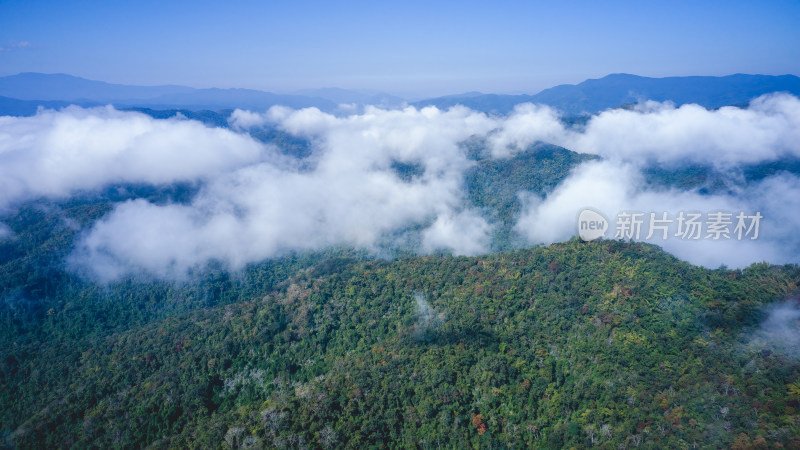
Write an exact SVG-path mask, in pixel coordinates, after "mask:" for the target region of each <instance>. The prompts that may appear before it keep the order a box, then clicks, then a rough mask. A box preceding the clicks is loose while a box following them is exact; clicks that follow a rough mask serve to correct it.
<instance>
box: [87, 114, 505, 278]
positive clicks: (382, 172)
mask: <svg viewBox="0 0 800 450" xmlns="http://www.w3.org/2000/svg"><path fill="white" fill-rule="evenodd" d="M242 114H247V115H249V117H250V119H249V122H246V125H247V126H248V127H249V126H254V125H255V124H256V123H261V122H255V121H254V119H253V117H255V115H254V114H252V113H241V112H237V113H236V114H235V115H234V117H233V120H234V121H237V122H236V123H237V124H241V122H239V121H240V120H241V119H240V118H241V117H243V116H242ZM263 117H264V120H269V121H270V122H273V123H278V124H280V126H281V127H282V128H283V129H285V130H287V131H290V132H292V133H294V134H297V135H302V136H305V137H308V138H309V139H311V140H312V141H313V142H315V143H316V144H315V145H316V149H315V153H314V154H313V155H312V159H313V164H312V165H311V166H312V168H311V169H308V170H303V171H300V170H293V169H291V168H287V167H283V166H280V165H276V164H274V162H273V161H269V160H267V161H262V162H260V163H258V164H251V165H249V166H246V167H242V168H239V169H235V170H232V171H229V172H227V173H224V174H222V175H220V176H217V177H216V178H214V179H213V180H211V181H209V182H208V183H207V184H206V185H205V187H204V188H203V189H202V190H201V191H200V193H199V194H198V195H197V197H196V198H195V199H194V200H193V201H192V202H191V204H190V205H166V206H156V205H153V204H149V203H147V202H145V201H142V200H137V201H131V202H127V203H124V204H122V205H120V206H118V207H117V208H116V209H115V211H114V212H112V213H111V214H109V215H108V216H107V217H105V218H104V219H102V220H101V221H99V222H98V223H97V224H96V225H95V226H94V228H93V229H92V231H91V232H90V233H89V234H88V235H87V236H86V237H85V238H84V239H83V240H82V242H81V244H80V246H79V248H78V251H77V253H76V255H77V256H76V259H77V260H81V261H88V262H89V265H90V267H92V268H93V270H94V272H95V273H97V274H98V275H100V276H101V277H102V278H104V279H113V278H116V277H118V276H120V275H122V274H124V273H126V272H128V271H131V270H134V271H145V272H150V273H155V274H168V275H169V276H179V275H180V274H181V273H185V272H186V271H187V270H189V269H191V268H193V267H196V266H202V265H203V264H205V263H206V262H208V261H209V260H212V259H217V260H221V261H223V262H225V263H227V264H228V265H229V266H230V267H233V268H238V267H241V266H242V265H244V264H247V263H251V262H256V261H259V260H262V259H264V258H267V257H272V256H277V255H281V254H283V253H286V252H288V251H291V250H307V249H318V248H323V247H326V246H332V245H349V246H354V247H358V248H366V249H373V250H374V249H376V246H377V245H378V244H379V243H381V242H382V241H383V240H384V239H385V236H387V235H391V234H393V233H397V232H400V231H402V230H404V229H407V228H409V227H413V226H417V225H424V224H428V223H430V224H431V225H430V226H429V227H428V228H427V229H425V230H423V232H422V242H423V246H424V247H425V249H426V250H429V251H433V250H438V249H444V250H447V251H451V252H453V253H455V254H468V255H471V254H478V253H481V252H485V251H487V250H488V246H487V244H488V241H489V237H488V236H489V233H490V231H491V227H490V226H489V224H488V223H487V222H486V220H485V219H484V218H483V217H481V216H480V215H479V214H477V213H476V212H474V211H470V210H468V209H465V208H464V192H463V188H462V177H463V172H464V170H465V169H466V168H468V167H469V166H470V165H471V164H472V162H470V161H469V160H468V159H467V158H466V156H465V155H464V153H463V151H462V150H461V149H460V148H459V146H458V143H459V142H460V141H463V140H464V139H466V138H467V137H469V136H470V135H471V134H473V133H476V132H477V133H486V132H487V131H489V130H490V129H491V128H492V127H493V126H494V123H493V122H492V121H490V120H489V119H488V118H487V117H486V116H485V115H482V114H478V113H474V112H472V111H469V110H466V109H463V108H461V109H458V108H457V109H452V110H450V111H446V112H445V111H439V110H436V109H434V108H427V109H423V110H416V109H411V108H409V109H405V110H400V111H385V110H377V109H372V110H369V111H368V113H367V114H364V115H359V116H350V117H346V118H337V117H334V116H332V115H329V114H326V113H322V112H320V111H319V110H316V109H305V110H300V111H292V110H288V109H283V108H274V109H273V110H270V112H269V113H267V114H265V115H263ZM259 120H260V119H259ZM397 162H400V163H409V164H416V165H419V166H420V167H421V168H422V173H421V174H420V175H418V176H416V177H414V178H412V179H411V180H405V179H402V178H401V177H400V176H399V175H398V174H397V173H395V171H394V169H393V168H392V165H393V163H397Z"/></svg>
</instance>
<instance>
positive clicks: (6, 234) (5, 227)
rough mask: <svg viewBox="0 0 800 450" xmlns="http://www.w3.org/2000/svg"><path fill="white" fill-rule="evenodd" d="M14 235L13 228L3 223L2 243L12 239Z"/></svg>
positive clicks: (0, 236) (0, 226) (0, 238)
mask: <svg viewBox="0 0 800 450" xmlns="http://www.w3.org/2000/svg"><path fill="white" fill-rule="evenodd" d="M13 234H14V231H13V230H11V228H9V227H8V225H6V224H4V223H3V222H0V241H2V240H4V239H6V238H8V237H11V236H12V235H13Z"/></svg>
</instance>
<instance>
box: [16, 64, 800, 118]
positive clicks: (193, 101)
mask: <svg viewBox="0 0 800 450" xmlns="http://www.w3.org/2000/svg"><path fill="white" fill-rule="evenodd" d="M770 92H789V93H791V94H793V95H798V96H800V78H798V77H797V76H794V75H781V76H772V75H745V74H736V75H729V76H724V77H701V76H697V77H667V78H648V77H641V76H637V75H629V74H612V75H608V76H606V77H603V78H600V79H590V80H586V81H584V82H582V83H579V84H576V85H571V84H565V85H560V86H555V87H552V88H549V89H545V90H543V91H541V92H539V93H537V94H535V95H526V94H523V95H501V94H485V93H480V92H467V93H463V94H458V95H449V96H444V97H436V98H431V99H426V100H420V101H417V102H414V103H411V105H413V106H416V107H425V106H436V107H438V108H450V107H453V106H455V105H464V106H466V107H468V108H471V109H474V110H477V111H483V112H487V113H495V114H507V113H509V112H510V111H512V110H513V109H514V106H515V105H518V104H520V103H526V102H531V103H540V104H544V105H549V106H552V107H554V108H556V109H558V110H560V111H562V112H563V113H565V114H567V115H572V116H577V115H585V114H594V113H597V112H599V111H602V110H605V109H609V108H615V107H618V106H620V105H624V104H629V103H634V102H638V101H641V100H645V99H649V100H656V101H666V100H669V101H672V102H674V103H675V104H677V105H682V104H685V103H697V104H699V105H702V106H705V107H707V108H718V107H720V106H726V105H743V104H747V103H748V102H749V101H750V100H752V99H753V98H755V97H758V96H760V95H763V94H766V93H770ZM0 97H6V98H3V99H0V114H12V115H14V114H20V113H24V114H33V113H34V112H35V111H36V107H37V106H40V105H41V106H47V107H61V106H63V105H65V104H78V105H80V106H96V105H102V104H108V103H111V104H114V105H116V106H119V107H143V108H154V109H191V110H200V109H210V110H220V109H234V108H245V109H254V110H263V109H267V108H269V107H271V106H274V105H284V106H288V107H291V108H306V107H312V106H313V107H317V108H319V109H321V110H323V111H327V112H341V111H347V110H342V109H341V108H340V107H339V105H341V104H355V105H356V106H364V105H368V104H371V105H377V106H380V107H383V108H397V107H402V106H403V105H405V104H406V103H405V101H404V100H403V99H402V98H400V97H396V96H392V95H389V94H386V93H382V92H374V91H361V90H346V89H338V88H325V89H307V90H303V91H299V92H298V93H297V94H293V95H292V94H275V93H272V92H265V91H259V90H252V89H216V88H210V89H195V88H190V87H186V86H175V85H164V86H128V85H121V84H111V83H106V82H102V81H92V80H87V79H84V78H79V77H74V76H71V75H65V74H41V73H21V74H18V75H11V76H6V77H0ZM24 102H28V103H24ZM53 102H55V103H53Z"/></svg>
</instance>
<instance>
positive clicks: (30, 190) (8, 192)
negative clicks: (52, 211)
mask: <svg viewBox="0 0 800 450" xmlns="http://www.w3.org/2000/svg"><path fill="white" fill-rule="evenodd" d="M265 151H266V147H265V146H263V145H261V144H259V143H257V142H255V141H254V140H252V139H251V138H249V137H247V136H244V135H240V134H237V133H234V132H231V131H229V130H225V129H221V128H207V127H205V126H204V125H202V124H201V123H199V122H196V121H189V120H178V119H170V120H156V119H153V118H151V117H148V116H146V115H144V114H139V113H134V112H121V111H117V110H114V109H113V108H111V107H106V108H92V109H81V108H77V107H69V108H66V109H64V110H62V111H52V110H42V111H39V113H37V114H36V115H35V116H32V117H10V116H5V117H0V208H3V207H7V206H8V205H10V204H13V203H17V202H19V201H23V200H28V199H31V198H35V197H39V196H47V197H63V196H68V195H69V194H70V193H72V192H75V191H77V190H81V189H96V188H98V187H101V186H103V185H106V184H109V183H113V182H141V183H149V184H165V183H173V182H176V181H190V180H197V179H204V178H207V177H210V176H213V175H215V174H219V173H222V172H225V171H228V170H231V169H233V168H235V167H239V166H242V165H245V164H249V163H252V162H254V161H257V160H258V159H259V158H260V157H261V155H262V153H264V152H265Z"/></svg>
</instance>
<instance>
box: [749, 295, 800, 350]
mask: <svg viewBox="0 0 800 450" xmlns="http://www.w3.org/2000/svg"><path fill="white" fill-rule="evenodd" d="M747 346H748V347H749V348H750V349H751V350H752V349H756V350H758V349H768V350H771V351H775V352H778V353H779V354H782V355H784V356H788V357H790V358H794V359H798V358H800V304H798V301H797V299H795V300H789V301H784V302H781V303H777V304H773V305H769V306H768V307H767V310H766V317H765V318H764V320H763V321H762V322H761V324H760V325H759V327H758V329H757V330H755V332H753V333H752V335H751V336H750V337H749V340H748V344H747Z"/></svg>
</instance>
